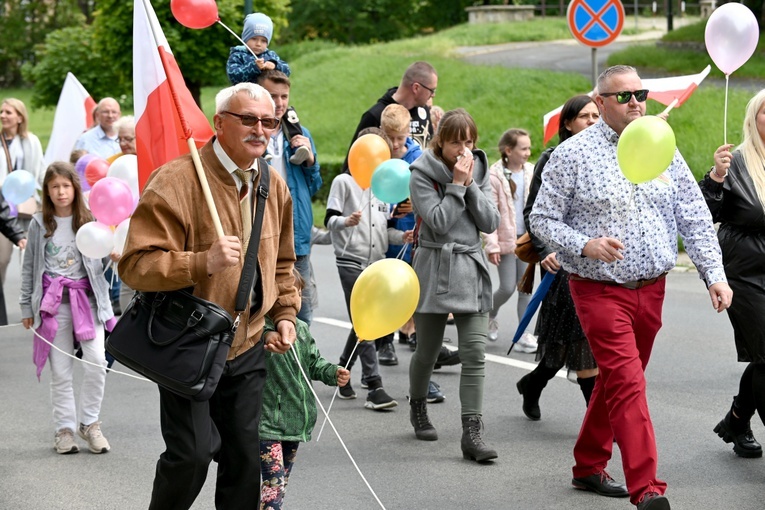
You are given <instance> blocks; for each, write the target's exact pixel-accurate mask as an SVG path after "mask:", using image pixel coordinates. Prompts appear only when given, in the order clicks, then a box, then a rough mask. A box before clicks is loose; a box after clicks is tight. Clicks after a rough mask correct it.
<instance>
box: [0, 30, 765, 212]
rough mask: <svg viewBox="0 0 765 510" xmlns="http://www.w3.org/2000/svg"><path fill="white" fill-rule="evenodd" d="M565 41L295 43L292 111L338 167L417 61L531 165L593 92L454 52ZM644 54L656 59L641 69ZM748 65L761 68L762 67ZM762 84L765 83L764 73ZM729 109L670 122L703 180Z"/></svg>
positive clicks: (694, 102)
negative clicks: (554, 113) (528, 141)
mask: <svg viewBox="0 0 765 510" xmlns="http://www.w3.org/2000/svg"><path fill="white" fill-rule="evenodd" d="M684 30H687V33H688V34H691V35H687V36H686V37H695V38H697V37H698V34H696V35H693V34H694V32H693V30H696V31H698V28H697V27H696V28H689V29H684ZM677 32H681V31H680V30H678V31H677ZM681 35H682V34H681ZM569 37H570V35H569V34H568V29H567V28H566V24H565V22H564V21H563V20H562V19H556V18H548V19H546V20H534V21H531V22H526V23H519V24H502V25H481V26H479V27H476V26H472V27H471V26H469V25H467V24H465V25H460V26H457V27H453V28H451V29H449V30H444V31H442V32H439V33H437V34H434V35H431V36H426V37H417V38H412V39H406V40H401V41H395V42H391V43H383V44H375V45H368V46H358V47H340V46H337V45H334V44H331V43H326V42H310V43H299V44H296V45H292V46H289V47H287V48H285V49H286V51H287V52H291V53H292V54H294V55H295V56H294V57H293V56H291V57H290V65H291V66H292V69H293V87H292V101H291V102H292V104H293V105H294V106H295V108H296V109H297V110H298V112H299V113H300V118H301V121H302V123H303V124H304V125H305V126H307V127H308V128H309V129H310V130H311V133H312V134H313V136H314V140H315V142H316V146H317V148H318V152H319V159H320V161H321V162H323V163H324V164H325V165H326V164H328V163H333V164H334V166H336V165H337V163H338V162H340V161H342V160H343V158H344V156H345V153H346V151H347V149H348V146H349V144H350V142H351V136H352V135H353V132H354V129H355V127H356V124H357V123H358V120H359V118H360V117H361V114H362V113H363V112H364V111H365V110H366V109H367V108H369V107H370V106H371V105H372V104H374V103H375V101H377V99H378V98H379V97H380V96H381V95H382V94H383V93H385V91H386V90H387V89H388V88H389V87H392V86H395V85H398V81H399V79H400V77H401V74H402V73H403V71H404V69H405V68H406V66H407V65H409V64H410V63H411V62H413V61H415V60H421V59H422V60H428V61H429V62H431V63H432V64H433V65H434V66H435V67H436V69H437V70H438V72H439V84H438V95H437V97H436V99H435V102H436V104H438V105H440V106H442V107H443V108H444V109H447V110H448V109H452V108H457V107H463V108H466V109H467V110H468V111H469V112H470V113H471V114H472V115H473V116H474V117H475V119H476V122H477V124H478V129H479V143H478V145H479V147H481V148H483V149H484V150H486V151H487V153H488V154H489V157H490V159H491V160H492V161H493V160H494V159H496V158H497V157H498V152H497V150H496V144H497V141H498V140H499V137H500V135H501V134H502V133H503V132H504V131H505V130H506V129H508V128H510V127H523V128H525V129H528V130H529V131H530V133H531V138H532V143H533V154H532V160H534V159H536V158H537V157H538V155H539V153H540V152H541V151H542V150H543V147H542V144H541V141H542V116H543V115H544V114H545V113H546V112H548V111H550V110H552V109H553V108H556V107H557V106H559V105H561V104H563V102H565V100H566V99H568V98H569V97H570V96H572V95H574V94H579V93H583V92H587V91H588V90H589V89H590V84H589V80H588V79H587V78H586V77H585V76H582V75H579V74H567V73H556V72H549V71H537V70H529V69H508V68H504V67H498V66H497V67H489V66H476V65H472V64H471V63H470V62H469V59H468V60H467V61H463V60H459V59H457V58H456V57H454V56H453V53H454V49H455V48H456V47H457V46H460V45H482V44H489V43H498V42H509V41H517V40H552V39H566V38H569ZM702 37H703V31H702ZM582 51H587V49H585V48H583V50H582ZM628 51H630V52H631V53H623V54H622V55H623V56H622V57H620V58H619V59H618V62H620V63H629V64H633V65H636V66H638V67H639V68H640V69H641V70H642V69H645V68H648V67H651V68H655V66H656V63H657V62H662V64H663V65H670V64H671V63H672V62H673V61H677V64H676V66H675V67H672V68H671V69H670V68H668V69H670V70H671V72H672V73H677V74H686V73H696V72H699V71H700V70H701V69H703V67H704V66H705V65H706V62H707V61H708V57H706V53H701V54H700V55H694V54H690V53H689V54H687V53H686V52H670V51H669V50H661V51H662V52H666V53H662V54H661V55H662V56H661V57H658V56H657V54H656V53H652V52H654V51H658V50H656V49H655V48H652V47H651V46H640V47H639V48H637V49H634V50H628ZM643 54H650V55H653V57H650V58H648V59H645V60H643V59H642V55H643ZM694 58H696V59H698V58H700V59H701V60H694ZM705 58H706V59H707V60H704V59H705ZM747 65H749V64H747ZM752 65H758V62H753V63H752ZM737 74H738V73H737ZM761 76H765V70H763V72H762V75H761ZM215 92H217V88H212V87H210V88H205V89H204V90H203V93H202V102H203V109H204V111H205V112H206V113H207V114H208V117H212V112H213V110H214V94H215ZM9 96H13V97H18V98H19V99H21V100H22V101H24V102H25V103H26V104H27V105H29V104H30V103H31V101H30V98H31V90H29V89H21V90H19V89H14V90H3V91H1V92H0V97H9ZM750 96H751V92H746V91H741V90H731V92H730V98H729V120H728V129H729V132H728V140H729V141H731V142H732V143H736V142H739V141H740V132H741V123H742V121H743V111H744V106H745V104H746V101H747V100H748V99H749V97H750ZM723 103H724V92H723V89H721V88H719V87H716V86H713V85H711V84H709V83H705V84H703V85H702V87H701V89H700V90H699V91H697V92H696V93H695V94H694V95H693V97H692V98H691V99H690V100H689V101H688V103H686V105H684V106H683V107H682V108H678V109H676V110H674V111H673V113H672V115H671V116H670V124H671V125H672V127H673V129H674V130H675V135H676V138H677V142H678V147H679V148H680V150H681V151H682V152H683V154H684V155H685V157H686V159H687V160H688V162H689V165H690V166H691V168H692V169H693V171H694V173H696V174H697V175H699V176H700V175H701V174H702V173H703V172H704V171H705V170H706V169H708V168H709V166H710V165H711V154H712V153H713V152H714V150H715V148H716V147H717V146H719V145H720V144H722V143H723V127H722V112H723ZM663 108H664V107H663V106H662V105H659V104H658V103H655V102H653V101H649V102H648V113H658V112H660V111H661V110H662V109H663ZM123 113H128V112H123ZM30 120H31V122H30V130H31V131H32V132H34V133H35V134H37V135H38V136H39V137H40V138H41V140H42V141H43V144H45V143H47V140H48V137H49V134H50V129H51V126H52V122H53V110H52V109H47V110H34V111H32V112H31V119H30ZM327 166H329V165H327ZM327 177H328V178H326V179H325V181H327V182H326V183H325V187H326V188H327V189H328V187H329V180H330V179H329V177H330V176H327ZM321 218H323V214H322V216H321Z"/></svg>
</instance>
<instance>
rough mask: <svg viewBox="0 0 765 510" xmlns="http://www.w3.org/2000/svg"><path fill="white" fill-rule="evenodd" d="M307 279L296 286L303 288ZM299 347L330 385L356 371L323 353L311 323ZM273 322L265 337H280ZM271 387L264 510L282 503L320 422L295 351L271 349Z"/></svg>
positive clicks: (266, 406) (264, 436) (264, 437)
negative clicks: (304, 445) (299, 453)
mask: <svg viewBox="0 0 765 510" xmlns="http://www.w3.org/2000/svg"><path fill="white" fill-rule="evenodd" d="M300 283H302V279H301V280H300V281H299V282H298V281H296V284H297V285H298V288H301V287H302V285H300ZM296 326H297V339H296V340H295V343H294V345H293V346H292V349H295V352H296V353H297V357H298V359H300V366H302V367H303V370H305V372H306V375H308V377H310V378H311V379H312V380H315V381H321V382H323V383H324V384H326V385H327V386H345V385H346V384H348V381H349V380H350V378H351V373H350V371H348V370H346V369H344V368H342V367H341V366H339V365H335V364H333V363H330V362H329V361H327V360H326V359H324V358H322V357H321V354H320V353H319V349H318V347H317V346H316V341H315V340H314V339H313V337H312V336H311V332H310V331H309V330H308V326H307V325H306V323H305V322H303V321H301V320H300V319H298V321H297V324H296ZM275 329H276V328H275V327H274V323H273V321H272V320H271V319H270V318H269V317H268V316H266V325H265V328H264V329H263V339H264V340H265V339H266V337H267V336H268V335H278V333H277V332H276V331H275ZM266 373H267V374H268V375H267V376H266V385H265V388H264V390H263V410H262V413H261V418H260V426H259V427H260V469H261V475H262V483H261V487H260V502H261V507H260V508H261V509H265V508H268V509H276V508H281V507H282V500H283V498H284V491H285V488H286V486H287V482H288V481H289V477H290V474H291V472H292V466H293V465H294V463H295V456H296V455H297V449H298V445H299V443H301V442H308V441H310V440H311V431H312V430H313V427H314V425H315V424H316V400H315V399H314V396H313V394H312V392H311V388H310V387H309V385H308V383H307V382H306V381H305V379H304V378H303V375H302V374H301V373H300V367H298V364H297V362H296V361H295V356H294V354H292V353H291V352H287V353H285V354H274V353H271V352H267V353H266Z"/></svg>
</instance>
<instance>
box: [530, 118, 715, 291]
mask: <svg viewBox="0 0 765 510" xmlns="http://www.w3.org/2000/svg"><path fill="white" fill-rule="evenodd" d="M618 141H619V135H617V134H616V132H615V131H614V130H613V129H611V127H609V126H608V124H606V123H605V122H604V121H603V120H602V119H601V120H600V121H599V122H598V123H597V124H595V125H593V126H591V127H590V128H588V129H585V130H584V131H582V132H581V133H579V134H577V135H576V136H573V137H571V138H569V139H568V140H566V141H565V142H563V143H562V144H560V145H559V146H558V147H557V148H556V149H555V150H554V151H553V153H552V155H551V157H550V160H549V161H548V163H547V165H546V166H545V169H544V173H543V175H542V186H541V188H540V190H539V195H538V196H537V199H536V201H535V202H534V208H533V209H532V211H531V215H530V218H529V220H530V226H531V230H532V231H533V232H534V234H536V235H537V236H538V237H540V238H541V239H542V240H543V241H544V242H545V243H546V244H548V245H549V246H551V247H553V248H554V249H555V250H556V251H557V254H558V258H559V260H560V262H561V264H562V265H563V267H564V269H565V270H566V271H569V272H571V273H575V274H578V275H579V276H582V277H584V278H590V279H593V280H610V281H615V282H618V283H624V282H629V281H635V280H642V279H650V278H655V277H657V276H659V275H660V274H662V273H664V272H666V271H669V270H670V269H672V268H673V267H674V266H675V262H676V261H677V234H678V233H679V234H680V235H681V237H682V238H683V242H684V244H685V249H686V251H687V252H688V255H689V256H690V257H691V260H693V262H694V264H696V267H697V268H698V270H699V273H700V275H701V277H702V278H704V279H705V280H706V282H707V285H712V284H714V283H717V282H725V281H726V279H725V271H724V270H723V264H722V255H721V252H720V245H719V244H718V243H717V236H716V234H715V231H714V227H713V224H712V217H711V215H710V213H709V208H708V207H707V205H706V203H705V202H704V198H703V197H702V195H701V191H700V190H699V186H698V184H696V181H695V179H694V177H693V174H691V170H690V169H689V168H688V165H687V164H686V163H685V160H684V159H683V157H682V155H680V152H679V151H677V150H675V157H674V159H673V160H672V163H671V164H670V166H669V168H667V170H666V171H665V172H664V173H663V174H661V175H660V176H659V177H657V178H656V179H654V180H652V181H649V182H646V183H642V184H638V185H635V184H632V183H631V182H630V181H628V180H627V179H626V177H624V175H623V174H622V172H621V171H620V170H619V165H618V163H617V160H616V146H617V143H618ZM604 236H605V237H613V238H616V239H619V240H620V241H621V242H622V244H624V250H622V254H623V255H624V260H619V261H616V262H614V263H611V264H606V263H605V262H602V261H599V260H593V259H590V258H586V257H584V256H582V250H583V249H584V246H585V245H586V244H587V242H588V241H590V240H591V239H595V238H598V237H604Z"/></svg>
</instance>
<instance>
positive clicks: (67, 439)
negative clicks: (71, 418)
mask: <svg viewBox="0 0 765 510" xmlns="http://www.w3.org/2000/svg"><path fill="white" fill-rule="evenodd" d="M53 448H55V449H56V453H61V454H67V453H77V452H79V451H80V448H79V447H78V446H77V443H75V442H74V431H73V430H72V429H69V428H66V429H61V430H59V431H58V432H56V439H55V442H54V443H53Z"/></svg>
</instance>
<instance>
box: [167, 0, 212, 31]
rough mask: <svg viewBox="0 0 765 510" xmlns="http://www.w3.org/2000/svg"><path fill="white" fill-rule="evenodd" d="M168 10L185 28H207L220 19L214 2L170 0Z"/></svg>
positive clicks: (205, 0)
mask: <svg viewBox="0 0 765 510" xmlns="http://www.w3.org/2000/svg"><path fill="white" fill-rule="evenodd" d="M170 10H171V11H172V13H173V16H175V19H177V20H178V23H180V24H181V25H183V26H184V27H186V28H207V27H209V26H210V25H213V24H214V23H215V22H216V21H218V19H220V18H218V4H216V3H215V0H170Z"/></svg>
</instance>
